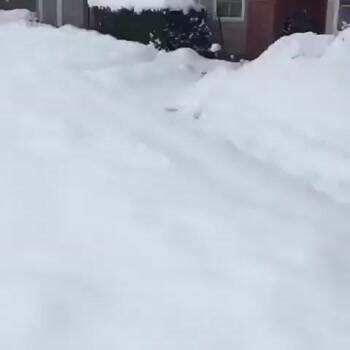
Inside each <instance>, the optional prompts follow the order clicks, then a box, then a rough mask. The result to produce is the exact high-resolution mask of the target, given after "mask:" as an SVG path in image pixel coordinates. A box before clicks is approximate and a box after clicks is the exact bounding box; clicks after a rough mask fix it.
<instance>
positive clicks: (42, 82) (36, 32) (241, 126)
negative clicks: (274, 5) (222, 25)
mask: <svg viewBox="0 0 350 350" xmlns="http://www.w3.org/2000/svg"><path fill="white" fill-rule="evenodd" d="M4 17H5V15H4V14H1V15H0V45H1V46H0V47H1V56H0V77H1V80H0V97H1V103H0V210H1V216H0V348H1V349H6V350H29V349H36V350H47V349H50V350H56V349H57V350H63V349H64V350H87V349H91V350H104V349H111V350H112V349H113V350H115V349H123V350H180V349H181V350H195V349H198V350H213V349H220V350H232V349H237V350H257V349H264V350H265V349H266V350H333V349H336V350H348V349H349V348H350V332H349V329H350V298H349V295H350V269H349V266H350V255H349V244H350V237H349V235H350V164H349V163H350V162H349V158H350V138H349V135H350V119H349V117H350V111H349V98H350V92H349V91H350V90H349V87H350V63H349V62H350V48H349V45H350V44H349V38H348V37H349V32H345V33H343V34H342V35H341V36H339V37H338V38H337V39H334V38H332V37H327V36H325V37H316V36H313V35H311V34H307V35H303V36H295V37H292V38H289V39H285V40H282V41H280V42H279V43H277V44H276V45H275V46H274V47H272V48H271V49H270V50H269V51H268V52H267V53H265V54H264V55H263V57H261V58H260V59H259V60H257V61H256V62H253V63H250V64H247V65H245V66H243V67H242V68H238V69H237V67H236V66H231V65H230V64H225V63H217V62H214V61H206V60H204V59H201V58H199V57H197V56H196V55H195V54H194V53H192V52H190V51H186V50H182V51H181V50H180V51H178V52H175V53H172V54H164V53H158V52H156V51H155V50H153V49H152V48H151V47H146V46H141V45H137V44H133V43H126V42H118V41H116V40H114V39H112V38H110V37H108V36H101V35H98V34H96V33H92V32H90V33H89V32H86V31H81V30H77V29H73V28H63V29H60V30H58V29H54V28H50V27H46V26H33V25H30V24H26V23H25V22H24V21H13V20H12V17H11V15H9V14H6V21H5V20H4ZM14 17H16V16H14ZM5 22H6V23H5ZM204 72H206V73H207V74H205V75H204V74H203V73H204Z"/></svg>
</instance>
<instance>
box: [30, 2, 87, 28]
mask: <svg viewBox="0 0 350 350" xmlns="http://www.w3.org/2000/svg"><path fill="white" fill-rule="evenodd" d="M36 1H37V12H38V17H39V19H40V22H43V23H46V24H51V25H54V26H58V27H59V26H62V25H65V24H71V25H74V26H76V27H81V28H85V27H87V26H88V5H87V0H74V1H72V0H36Z"/></svg>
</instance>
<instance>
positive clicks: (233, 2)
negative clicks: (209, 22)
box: [216, 0, 245, 19]
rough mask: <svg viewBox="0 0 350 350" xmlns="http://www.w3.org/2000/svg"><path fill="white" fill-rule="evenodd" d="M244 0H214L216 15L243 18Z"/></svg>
mask: <svg viewBox="0 0 350 350" xmlns="http://www.w3.org/2000/svg"><path fill="white" fill-rule="evenodd" d="M244 2H245V0H216V15H217V17H223V18H232V19H243V17H244Z"/></svg>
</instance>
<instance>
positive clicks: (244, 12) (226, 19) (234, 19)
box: [214, 0, 247, 22]
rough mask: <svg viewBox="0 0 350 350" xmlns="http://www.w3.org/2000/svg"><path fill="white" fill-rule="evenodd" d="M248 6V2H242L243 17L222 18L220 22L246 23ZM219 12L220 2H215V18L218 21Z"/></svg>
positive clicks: (215, 0) (244, 0)
mask: <svg viewBox="0 0 350 350" xmlns="http://www.w3.org/2000/svg"><path fill="white" fill-rule="evenodd" d="M246 4H247V0H242V15H241V17H220V20H221V21H222V22H244V21H245V14H246ZM217 10H218V0H214V17H215V18H216V19H218V18H219V17H218V15H217Z"/></svg>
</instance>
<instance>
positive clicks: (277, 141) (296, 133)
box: [189, 31, 350, 203]
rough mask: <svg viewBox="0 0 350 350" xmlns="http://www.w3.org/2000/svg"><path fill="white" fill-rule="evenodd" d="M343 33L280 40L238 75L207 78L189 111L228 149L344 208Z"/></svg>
mask: <svg viewBox="0 0 350 350" xmlns="http://www.w3.org/2000/svg"><path fill="white" fill-rule="evenodd" d="M349 34H350V31H346V32H343V33H340V34H339V36H338V37H337V38H334V37H332V36H327V35H325V36H317V35H315V34H312V33H308V34H297V35H293V36H291V37H286V38H283V39H281V40H280V41H278V42H277V43H275V44H274V45H272V46H271V48H270V49H269V50H267V51H266V52H265V53H264V54H263V55H262V56H261V57H259V58H258V59H257V60H255V61H254V62H251V63H250V64H247V65H245V66H244V67H243V68H242V69H240V70H238V71H234V72H232V73H230V74H228V73H227V72H226V71H217V72H213V73H212V74H209V75H207V76H206V77H205V79H203V80H202V81H201V82H199V83H198V84H197V86H196V87H195V88H194V89H193V91H192V93H189V95H190V96H191V100H192V104H193V106H192V108H193V109H194V110H196V109H198V108H200V109H201V110H202V114H203V118H202V124H203V127H205V128H206V129H208V132H210V133H213V132H214V130H215V133H219V134H220V135H221V136H220V137H225V138H226V139H227V140H228V141H229V142H230V143H231V144H232V146H233V147H234V148H237V149H239V150H240V151H242V152H246V153H247V154H249V155H251V156H253V157H254V158H255V159H257V160H259V161H261V162H263V163H264V164H269V165H270V166H271V167H276V168H277V169H280V170H281V171H283V172H284V173H287V174H290V175H293V176H294V177H295V179H298V180H299V181H301V182H304V183H305V184H306V185H307V186H310V188H312V189H313V190H315V191H318V192H320V193H322V194H324V195H325V196H327V197H329V198H330V199H331V200H335V201H340V202H346V203H350V162H349V157H350V152H349V150H350V142H349V137H348V135H349V134H350V123H349V115H350V114H349V106H347V102H346V101H347V100H348V99H349V97H350V93H349V82H350V48H349V44H350V39H349ZM194 95H195V96H197V97H196V98H193V96H194ZM262 113H263V114H262ZM213 116H215V118H213Z"/></svg>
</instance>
